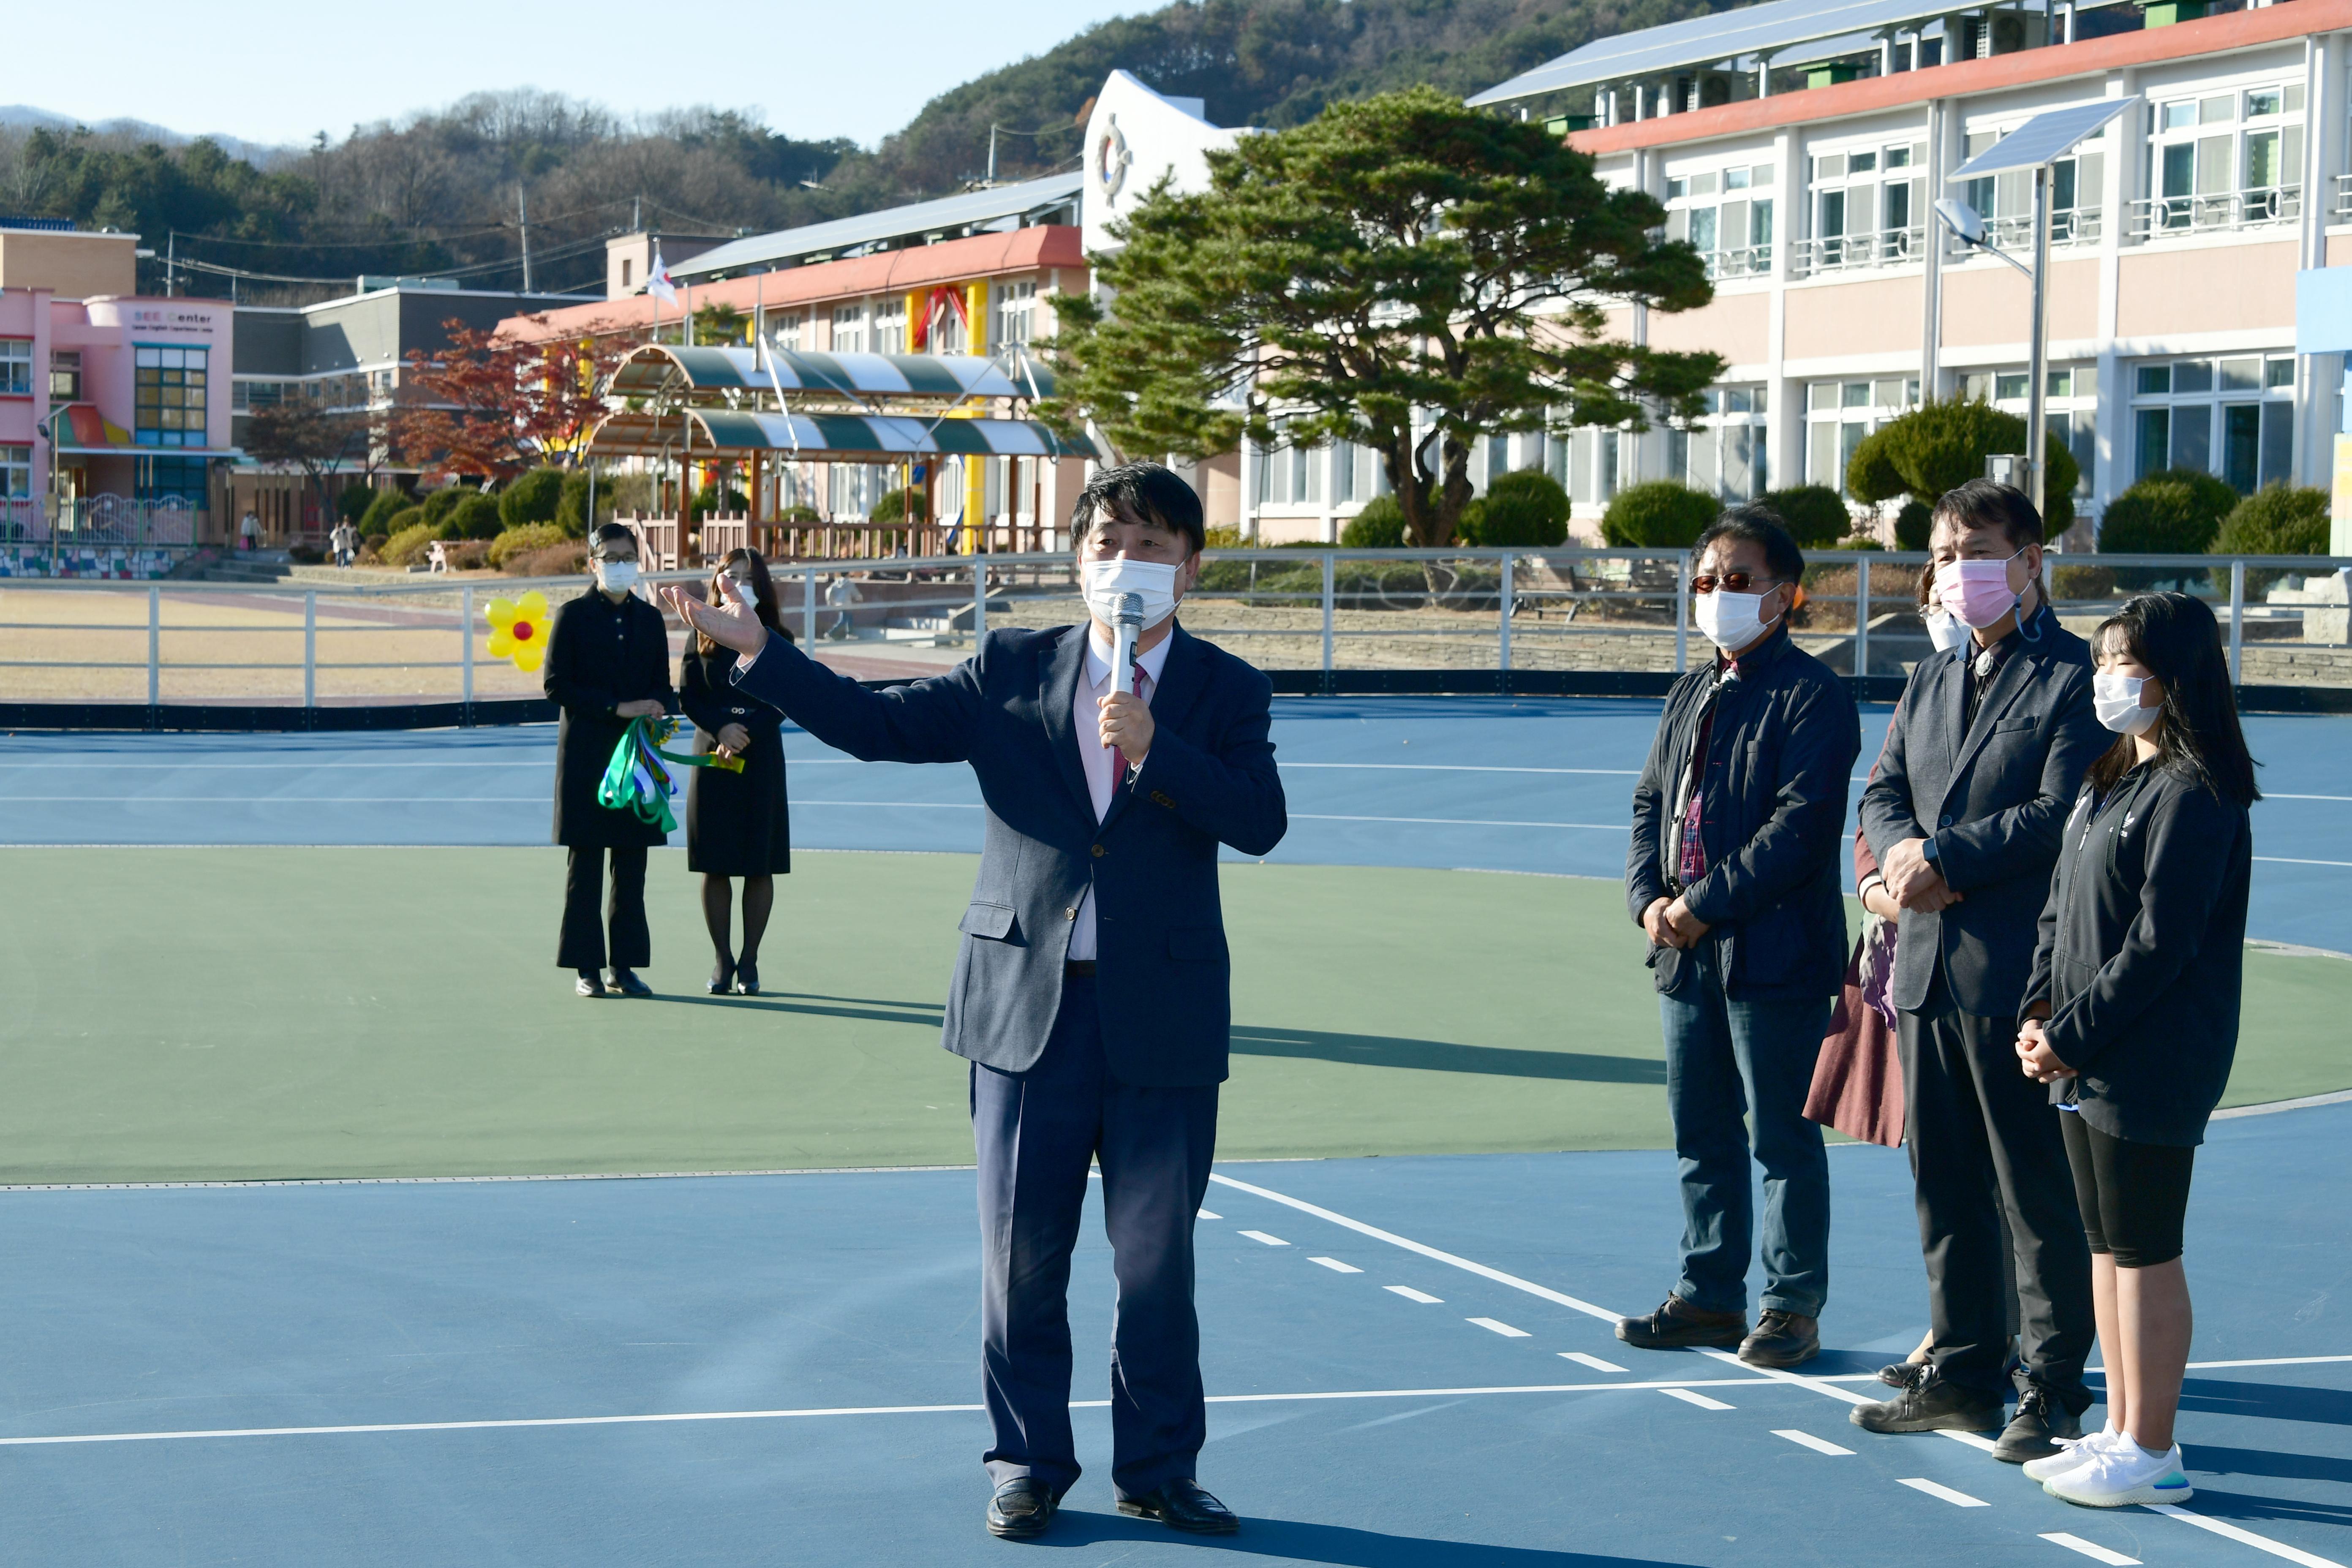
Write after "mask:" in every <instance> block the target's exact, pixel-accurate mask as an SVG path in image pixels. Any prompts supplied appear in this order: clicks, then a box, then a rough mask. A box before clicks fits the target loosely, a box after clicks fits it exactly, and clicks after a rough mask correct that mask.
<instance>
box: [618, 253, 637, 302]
mask: <svg viewBox="0 0 2352 1568" xmlns="http://www.w3.org/2000/svg"><path fill="white" fill-rule="evenodd" d="M635 265H636V263H635V262H634V261H632V260H630V259H629V258H627V257H623V258H621V292H622V293H624V294H625V293H627V292H628V291H629V269H630V268H633V267H635Z"/></svg>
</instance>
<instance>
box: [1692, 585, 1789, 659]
mask: <svg viewBox="0 0 2352 1568" xmlns="http://www.w3.org/2000/svg"><path fill="white" fill-rule="evenodd" d="M1770 592H1771V590H1769V589H1767V590H1766V591H1765V593H1766V594H1769V593H1770ZM1764 599H1765V594H1735V593H1733V592H1732V591H1731V590H1730V589H1728V588H1717V590H1716V591H1715V592H1714V593H1712V594H1694V595H1691V618H1692V619H1693V620H1695V621H1696V622H1697V623H1698V629H1699V633H1700V635H1701V636H1703V637H1706V640H1707V641H1709V642H1711V643H1713V644H1714V645H1715V646H1716V647H1719V648H1721V649H1722V650H1723V651H1724V652H1726V653H1731V652H1734V651H1736V650H1738V649H1739V648H1743V647H1747V646H1748V644H1749V643H1752V642H1754V641H1755V640H1756V639H1757V637H1759V635H1761V634H1762V632H1763V631H1764V629H1765V627H1767V626H1769V625H1771V624H1772V623H1771V622H1770V621H1767V620H1765V619H1764V617H1763V615H1762V613H1761V610H1760V608H1759V606H1761V605H1763V603H1764ZM1779 619H1780V616H1773V617H1772V620H1773V621H1777V620H1779Z"/></svg>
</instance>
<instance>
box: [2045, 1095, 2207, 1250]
mask: <svg viewBox="0 0 2352 1568" xmlns="http://www.w3.org/2000/svg"><path fill="white" fill-rule="evenodd" d="M2057 1114H2058V1121H2059V1124H2060V1125H2061V1126H2062V1127H2063V1128H2064V1129H2065V1132H2066V1163H2068V1164H2069V1165H2071V1166H2073V1167H2074V1202H2075V1204H2076V1205H2077V1206H2079V1207H2080V1208H2081V1209H2082V1211H2083V1234H2084V1236H2085V1237H2088V1238H2089V1240H2090V1243H2091V1250H2092V1251H2093V1252H2110V1253H2113V1254H2114V1255H2115V1259H2116V1268H2154V1267H2156V1265H2158V1264H2159V1263H2169V1262H2171V1261H2172V1260H2173V1259H2174V1258H2178V1257H2179V1256H2180V1229H2181V1222H2182V1220H2183V1219H2184V1218H2185V1217H2186V1216H2187V1215H2188V1212H2189V1166H2190V1164H2191V1163H2193V1162H2194V1161H2195V1159H2196V1157H2197V1151H2196V1150H2195V1149H2193V1148H2189V1147H2187V1146H2184V1145H2180V1144H2173V1143H2138V1142H2133V1141H2131V1140H2130V1139H2127V1138H2113V1137H2109V1136H2108V1135H2107V1134H2106V1133H2105V1132H2102V1131H2099V1130H2098V1129H2097V1128H2095V1127H2093V1126H2091V1125H2090V1124H2089V1123H2087V1122H2085V1121H2084V1120H2083V1117H2082V1115H2081V1113H2080V1112H2078V1111H2072V1110H2062V1111H2060V1112H2058V1113H2057Z"/></svg>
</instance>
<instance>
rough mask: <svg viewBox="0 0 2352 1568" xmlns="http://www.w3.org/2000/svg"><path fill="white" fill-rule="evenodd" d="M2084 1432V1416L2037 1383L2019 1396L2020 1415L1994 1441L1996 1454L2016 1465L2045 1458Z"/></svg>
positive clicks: (2011, 1418)
mask: <svg viewBox="0 0 2352 1568" xmlns="http://www.w3.org/2000/svg"><path fill="white" fill-rule="evenodd" d="M2082 1435H2083V1422H2082V1418H2081V1417H2080V1416H2078V1415H2075V1414H2074V1412H2073V1411H2071V1410H2069V1409H2067V1408H2066V1406H2065V1405H2063V1404H2061V1403H2060V1402H2059V1400H2058V1397H2057V1396H2056V1395H2055V1394H2052V1393H2051V1392H2050V1391H2049V1390H2048V1389H2046V1388H2043V1387H2041V1386H2040V1385H2038V1384H2036V1385H2034V1386H2032V1387H2029V1388H2027V1389H2026V1391H2025V1392H2024V1393H2022V1394H2019V1395H2018V1396H2017V1414H2016V1415H2012V1416H2011V1417H2010V1420H2009V1425H2008V1426H2006V1427H2004V1428H2003V1429H2002V1431H2001V1434H2000V1439H1999V1440H1998V1441H1996V1442H1995V1443H1994V1444H1993V1446H1992V1457H1993V1458H1996V1459H2001V1460H2005V1461H2007V1462H2008V1463H2010V1464H2012V1465H2021V1464H2024V1463H2025V1462H2026V1461H2027V1460H2029V1459H2044V1458H2049V1457H2050V1456H2051V1455H2053V1454H2055V1453H2057V1452H2058V1451H2059V1450H2060V1449H2062V1448H2063V1447H2065V1446H2066V1444H2067V1443H2069V1442H2072V1441H2074V1439H2076V1438H2078V1437H2080V1436H2082Z"/></svg>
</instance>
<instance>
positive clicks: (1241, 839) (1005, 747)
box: [734, 626, 1288, 1087]
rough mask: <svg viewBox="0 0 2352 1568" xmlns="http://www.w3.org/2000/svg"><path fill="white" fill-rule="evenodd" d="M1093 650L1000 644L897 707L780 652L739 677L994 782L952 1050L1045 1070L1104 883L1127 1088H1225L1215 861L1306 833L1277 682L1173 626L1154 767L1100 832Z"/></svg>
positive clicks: (806, 722) (1065, 639) (1108, 1051)
mask: <svg viewBox="0 0 2352 1568" xmlns="http://www.w3.org/2000/svg"><path fill="white" fill-rule="evenodd" d="M1086 658H1087V627H1086V626H1056V627H1053V628H1051V629H1049V630H1044V631H1037V630H1029V629H1022V630H1012V631H995V632H991V633H989V634H988V635H987V636H986V637H982V639H981V643H980V648H979V651H978V652H977V653H975V654H974V655H973V656H972V657H971V658H968V659H966V660H965V661H964V662H963V663H961V664H960V665H958V666H957V667H956V668H954V669H953V670H951V671H950V672H949V673H948V674H946V675H941V676H934V677H932V678H931V679H927V680H918V681H914V682H912V683H910V684H908V685H905V686H897V687H891V688H887V689H883V690H879V691H876V690H870V689H866V687H863V686H860V685H859V684H858V683H857V682H856V681H855V680H851V679H847V678H846V677H844V676H839V675H835V674H834V673H833V672H832V671H831V670H828V669H826V668H824V666H822V665H820V664H818V663H817V662H816V661H814V659H812V658H809V657H808V656H807V655H806V654H803V652H801V650H800V649H799V648H797V647H793V646H792V645H791V644H789V643H787V642H785V641H784V640H783V639H782V637H770V638H769V639H768V644H767V647H766V648H765V649H763V650H762V651H761V654H760V657H759V658H757V659H756V660H755V661H754V662H753V663H752V665H751V668H749V669H738V670H737V671H736V673H735V675H734V679H735V682H736V684H738V685H739V686H740V687H742V688H743V689H745V690H746V691H749V692H750V693H751V695H752V696H754V697H757V698H758V699H760V700H761V701H763V702H766V703H769V704H771V705H772V706H773V707H776V708H780V709H782V710H783V711H784V712H785V713H787V714H788V715H790V716H791V717H792V719H793V721H795V722H797V723H798V724H799V725H800V726H801V727H802V728H803V729H804V730H806V731H808V732H809V733H810V734H812V735H814V736H815V737H816V738H817V739H818V740H820V741H823V742H825V743H826V744H827V745H830V746H834V747H836V748H838V749H839V750H841V751H845V752H848V753H849V754H850V755H851V756H854V757H859V758H863V759H865V760H866V761H868V762H896V763H971V770H972V772H973V773H975V774H976V775H978V777H979V779H980V793H981V796H982V800H984V801H985V802H986V803H987V807H988V835H987V840H986V843H985V845H984V846H983V847H982V852H981V858H980V878H979V880H978V882H977V883H976V884H975V885H974V886H973V888H972V893H971V908H970V909H968V910H965V911H964V916H963V921H962V922H961V929H962V931H963V945H962V948H961V952H958V953H957V955H956V967H955V978H954V980H953V981H952V982H951V984H950V986H949V989H948V1005H947V1032H946V1039H945V1044H946V1046H947V1048H948V1049H949V1050H950V1051H953V1052H954V1053H955V1054H956V1055H958V1056H960V1057H966V1058H971V1060H973V1061H976V1062H980V1063H982V1064H983V1065H985V1066H988V1067H992V1068H1000V1069H1002V1070H1003V1071H1005V1072H1026V1071H1027V1070H1028V1069H1029V1068H1033V1067H1034V1066H1036V1065H1037V1061H1038V1058H1040V1057H1042V1056H1043V1055H1044V1054H1045V1042H1046V1039H1047V1037H1050V1036H1051V1035H1052V1033H1053V1030H1054V1019H1055V1015H1056V1014H1057V1013H1058V1012H1059V1011H1060V1009H1061V1005H1062V966H1063V963H1065V962H1066V959H1067V958H1068V955H1069V948H1070V931H1071V926H1072V923H1073V922H1074V921H1076V916H1077V909H1078V900H1079V898H1080V896H1081V895H1082V894H1084V893H1085V892H1086V890H1087V889H1088V888H1089V887H1092V888H1093V889H1094V895H1095V917H1096V932H1097V939H1096V954H1097V984H1096V986H1095V995H1096V997H1097V1002H1098V1005H1099V1007H1100V1010H1101V1023H1102V1039H1103V1051H1104V1055H1105V1057H1106V1058H1107V1059H1108V1065H1109V1068H1110V1072H1111V1076H1112V1077H1114V1078H1116V1079H1118V1080H1119V1081H1120V1082H1122V1083H1129V1084H1139V1085H1148V1086H1153V1087H1179V1086H1189V1085H1200V1084H1212V1083H1222V1082H1223V1081H1224V1079H1225V1077H1226V1052H1227V1048H1228V1038H1227V1037H1228V1034H1229V1032H1230V1029H1231V1027H1232V1021H1233V1002H1232V984H1231V982H1232V973H1233V970H1232V963H1231V960H1230V958H1229V956H1228V954H1227V952H1226V947H1225V928H1224V914H1223V907H1222V905H1221V904H1220V903H1219V900H1218V897H1217V846H1218V845H1219V844H1220V843H1224V844H1230V845H1232V846H1233V847H1234V848H1236V849H1238V850H1240V851H1241V852H1242V853H1244V854H1245V855H1264V854H1265V853H1266V852H1267V851H1268V850H1270V849H1272V848H1273V847H1275V845H1276V844H1277V843H1279V842H1280V841H1281V839H1282V835H1283V831H1284V829H1285V828H1286V826H1288V818H1287V816H1286V813H1285V810H1284V805H1283V798H1282V780H1281V777H1280V776H1279V775H1278V774H1277V773H1276V771H1275V765H1274V742H1273V741H1272V740H1271V739H1269V738H1268V731H1269V729H1270V727H1271V725H1272V721H1273V715H1272V711H1271V707H1270V702H1271V699H1272V697H1273V695H1274V687H1273V683H1272V682H1271V681H1269V680H1267V679H1266V678H1265V675H1263V674H1261V673H1260V672H1259V671H1258V670H1256V669H1255V668H1251V667H1250V666H1249V665H1247V664H1244V663H1243V662H1242V661H1241V660H1240V659H1238V658H1234V656H1233V655H1231V654H1229V653H1226V652H1225V651H1224V650H1223V649H1222V648H1219V647H1213V646H1212V645H1211V644H1208V643H1204V642H1202V641H1201V640H1200V639H1199V638H1198V637H1192V636H1191V635H1190V634H1188V633H1187V632H1185V630H1184V629H1183V628H1182V627H1181V626H1178V627H1176V628H1174V630H1173V631H1172V632H1171V647H1169V650H1168V660H1167V662H1166V664H1164V665H1163V666H1162V667H1161V668H1160V684H1159V687H1158V688H1157V689H1155V690H1154V691H1153V693H1152V696H1151V717H1152V721H1153V725H1154V735H1153V739H1152V742H1151V752H1150V755H1149V756H1148V757H1146V758H1145V759H1144V763H1143V767H1142V771H1141V772H1140V773H1139V774H1138V775H1137V778H1136V781H1135V783H1134V784H1133V785H1132V786H1121V787H1119V788H1117V789H1115V790H1114V791H1113V793H1112V796H1111V805H1110V808H1109V810H1108V813H1107V814H1106V815H1105V816H1104V818H1103V820H1102V821H1101V822H1100V823H1097V821H1096V820H1095V810H1094V803H1093V801H1092V799H1091V797H1089V795H1087V780H1086V772H1085V768H1084V766H1083V764H1082V763H1080V762H1079V760H1078V736H1077V731H1076V716H1075V713H1074V711H1073V710H1074V705H1075V703H1076V698H1077V689H1078V681H1079V679H1080V678H1081V676H1082V675H1083V672H1084V671H1085V668H1086ZM1088 738H1089V739H1091V738H1092V737H1091V736H1090V737H1088Z"/></svg>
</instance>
